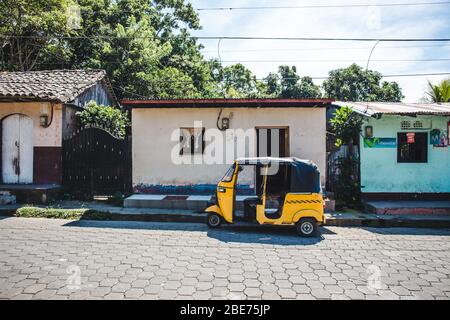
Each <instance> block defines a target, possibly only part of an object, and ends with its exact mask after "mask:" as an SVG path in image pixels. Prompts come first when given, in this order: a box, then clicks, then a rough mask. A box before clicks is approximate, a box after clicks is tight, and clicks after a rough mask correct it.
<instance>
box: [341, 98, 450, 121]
mask: <svg viewBox="0 0 450 320" xmlns="http://www.w3.org/2000/svg"><path fill="white" fill-rule="evenodd" d="M333 104H334V105H337V106H340V107H344V106H348V107H350V108H351V109H352V110H353V111H355V112H358V113H360V114H363V115H365V116H369V117H370V116H373V115H376V114H396V115H411V114H424V115H426V114H442V115H450V103H441V104H437V103H401V102H346V101H336V102H333Z"/></svg>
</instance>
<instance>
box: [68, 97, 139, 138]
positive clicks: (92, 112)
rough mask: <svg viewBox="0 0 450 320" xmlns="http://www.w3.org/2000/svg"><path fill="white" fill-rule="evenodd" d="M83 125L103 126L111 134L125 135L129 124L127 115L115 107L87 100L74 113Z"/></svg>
mask: <svg viewBox="0 0 450 320" xmlns="http://www.w3.org/2000/svg"><path fill="white" fill-rule="evenodd" d="M76 115H77V117H78V120H79V121H80V123H81V125H83V126H92V127H97V128H103V129H105V130H107V131H108V132H109V133H111V134H112V135H114V136H116V137H119V138H123V137H125V133H126V128H127V127H128V126H130V122H129V120H128V116H127V114H126V113H124V112H122V111H121V110H119V109H117V108H113V107H110V106H104V105H98V104H97V103H96V102H95V101H91V102H89V103H88V104H87V105H86V106H85V107H84V108H83V110H82V111H79V112H77V113H76Z"/></svg>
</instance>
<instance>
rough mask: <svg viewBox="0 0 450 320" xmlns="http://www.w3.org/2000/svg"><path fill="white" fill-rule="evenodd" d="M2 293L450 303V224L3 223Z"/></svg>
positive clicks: (12, 220) (19, 296)
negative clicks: (309, 229) (302, 227)
mask: <svg viewBox="0 0 450 320" xmlns="http://www.w3.org/2000/svg"><path fill="white" fill-rule="evenodd" d="M0 298H2V299H10V298H13V299H124V298H126V299H246V298H248V299H261V298H262V299H280V298H282V299H380V298H381V299H449V298H450V230H444V229H399V228H392V229H388V228H386V229H375V228H338V227H329V228H323V229H322V237H321V238H313V239H302V238H299V237H297V236H296V235H295V232H294V230H291V229H289V228H281V229H280V228H278V229H273V228H237V227H223V228H221V229H218V230H209V229H207V227H206V226H203V225H201V224H192V223H191V224H189V223H144V222H112V221H110V222H106V221H98V222H96V221H69V220H50V219H31V218H30V219H24V218H3V219H2V220H0Z"/></svg>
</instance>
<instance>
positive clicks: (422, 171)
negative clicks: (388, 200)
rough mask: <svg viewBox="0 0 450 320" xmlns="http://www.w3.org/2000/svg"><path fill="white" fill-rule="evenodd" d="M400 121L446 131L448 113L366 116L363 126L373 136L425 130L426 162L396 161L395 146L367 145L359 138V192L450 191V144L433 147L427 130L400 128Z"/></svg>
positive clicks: (384, 136)
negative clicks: (377, 117)
mask: <svg viewBox="0 0 450 320" xmlns="http://www.w3.org/2000/svg"><path fill="white" fill-rule="evenodd" d="M402 120H410V121H414V120H423V121H424V123H427V122H428V123H429V121H430V120H431V129H440V130H441V131H445V133H446V134H448V133H447V123H448V121H450V117H448V116H417V118H414V117H405V116H393V115H383V116H382V117H381V119H374V118H368V119H367V120H366V123H365V124H364V125H363V134H364V127H365V126H366V125H371V126H373V136H374V137H377V138H395V139H397V133H398V132H427V133H428V162H427V163H397V148H396V147H395V148H367V147H364V141H363V137H362V136H361V138H360V140H361V141H360V146H361V147H360V156H361V186H362V188H361V191H362V192H402V193H405V192H412V193H415V192H418V193H421V192H432V193H440V192H450V147H444V148H442V147H434V146H433V145H432V144H430V143H429V142H430V131H431V129H426V130H412V129H410V130H401V125H400V123H401V121H402Z"/></svg>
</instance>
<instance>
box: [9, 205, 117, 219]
mask: <svg viewBox="0 0 450 320" xmlns="http://www.w3.org/2000/svg"><path fill="white" fill-rule="evenodd" d="M14 215H15V216H16V217H22V218H51V219H68V220H80V219H94V220H109V213H103V212H99V211H95V210H91V209H62V208H40V207H22V208H19V209H17V211H16V213H15V214H14Z"/></svg>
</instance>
